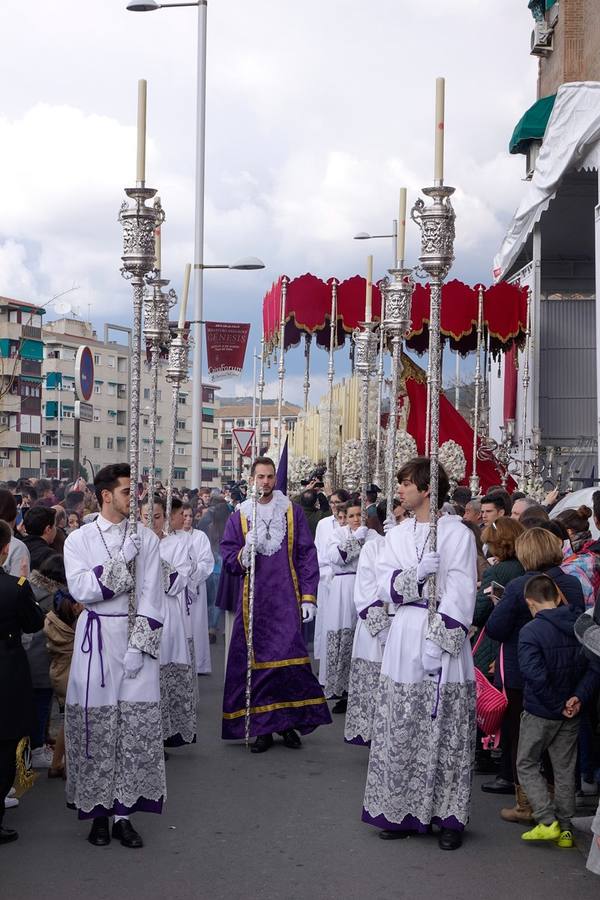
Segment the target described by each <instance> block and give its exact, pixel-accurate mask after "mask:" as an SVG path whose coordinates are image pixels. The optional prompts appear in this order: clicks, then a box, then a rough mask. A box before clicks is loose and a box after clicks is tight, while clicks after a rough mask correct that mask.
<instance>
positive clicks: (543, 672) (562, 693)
mask: <svg viewBox="0 0 600 900" xmlns="http://www.w3.org/2000/svg"><path fill="white" fill-rule="evenodd" d="M577 618H578V614H577V613H576V612H575V611H574V610H573V609H571V607H569V606H557V607H556V608H555V609H542V610H540V612H538V613H537V614H536V616H535V618H534V619H533V621H532V622H528V623H527V625H524V626H523V628H522V629H521V632H520V634H519V668H520V670H521V676H522V678H523V708H524V709H525V710H527V712H528V713H531V714H532V715H534V716H540V717H541V718H542V719H558V720H560V719H562V711H563V708H564V705H565V703H566V701H567V700H568V699H569V698H570V697H579V699H580V700H581V703H582V705H585V704H586V703H588V702H589V701H590V700H591V699H592V697H593V696H594V694H595V692H596V691H597V690H598V687H600V669H598V668H597V666H596V665H595V664H594V663H588V661H587V660H586V658H585V656H584V655H583V652H582V650H581V644H580V643H579V641H578V640H577V638H576V637H575V633H574V631H573V626H574V625H575V622H576V621H577Z"/></svg>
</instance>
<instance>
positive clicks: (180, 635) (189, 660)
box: [141, 497, 196, 747]
mask: <svg viewBox="0 0 600 900" xmlns="http://www.w3.org/2000/svg"><path fill="white" fill-rule="evenodd" d="M141 516H142V521H143V523H144V525H146V527H148V528H152V530H153V531H154V534H155V535H156V536H157V538H158V539H159V541H160V545H159V550H160V558H161V567H162V577H163V591H164V595H165V620H164V624H163V635H162V640H161V644H160V707H161V718H162V731H163V741H164V744H165V747H181V746H183V745H184V744H194V743H195V742H196V691H195V685H196V674H195V671H194V660H193V657H192V655H191V652H190V644H189V641H188V636H187V633H186V628H185V619H184V604H183V600H182V598H184V597H185V592H186V590H187V588H188V586H189V585H190V584H191V583H192V579H193V577H194V575H195V571H196V565H195V563H194V562H193V560H192V559H191V557H190V554H189V552H188V543H187V540H186V539H185V537H183V536H182V535H180V534H178V533H177V532H174V531H172V532H171V533H170V534H168V535H167V534H166V533H165V505H164V501H163V500H162V499H161V498H160V497H155V498H154V509H153V513H152V515H151V514H150V505H149V503H148V502H145V503H144V504H143V506H142V508H141Z"/></svg>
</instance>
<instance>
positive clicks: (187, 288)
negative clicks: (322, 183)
mask: <svg viewBox="0 0 600 900" xmlns="http://www.w3.org/2000/svg"><path fill="white" fill-rule="evenodd" d="M191 271H192V265H191V263H186V266H185V271H184V273H183V292H182V294H181V305H180V307H179V323H178V325H177V327H178V328H179V330H180V331H183V329H184V328H185V311H186V308H187V301H188V294H189V291H190V272H191Z"/></svg>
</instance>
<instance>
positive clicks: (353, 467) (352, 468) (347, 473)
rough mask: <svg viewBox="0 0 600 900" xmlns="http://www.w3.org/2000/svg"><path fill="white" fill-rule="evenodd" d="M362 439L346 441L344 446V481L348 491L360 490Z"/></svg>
mask: <svg viewBox="0 0 600 900" xmlns="http://www.w3.org/2000/svg"><path fill="white" fill-rule="evenodd" d="M361 456H362V441H345V442H344V445H343V447H342V467H341V468H342V481H343V484H344V487H345V488H346V490H347V491H358V490H360V475H361Z"/></svg>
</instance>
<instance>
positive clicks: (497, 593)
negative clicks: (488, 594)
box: [492, 581, 504, 600]
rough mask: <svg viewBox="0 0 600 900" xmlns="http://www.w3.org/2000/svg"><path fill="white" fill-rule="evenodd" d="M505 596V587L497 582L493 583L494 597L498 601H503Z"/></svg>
mask: <svg viewBox="0 0 600 900" xmlns="http://www.w3.org/2000/svg"><path fill="white" fill-rule="evenodd" d="M503 594H504V585H503V584H499V583H498V582H497V581H492V597H495V598H496V599H497V600H501V599H502V595H503Z"/></svg>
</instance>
